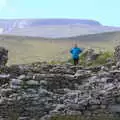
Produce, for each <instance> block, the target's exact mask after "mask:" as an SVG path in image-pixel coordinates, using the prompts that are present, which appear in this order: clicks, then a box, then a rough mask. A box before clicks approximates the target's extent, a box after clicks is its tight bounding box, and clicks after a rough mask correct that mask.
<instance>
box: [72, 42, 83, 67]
mask: <svg viewBox="0 0 120 120" xmlns="http://www.w3.org/2000/svg"><path fill="white" fill-rule="evenodd" d="M82 51H83V50H82V49H81V48H79V47H78V46H77V44H75V45H74V47H73V48H72V49H71V50H70V53H71V54H72V59H73V61H74V65H77V64H78V63H79V55H80V53H81V52H82Z"/></svg>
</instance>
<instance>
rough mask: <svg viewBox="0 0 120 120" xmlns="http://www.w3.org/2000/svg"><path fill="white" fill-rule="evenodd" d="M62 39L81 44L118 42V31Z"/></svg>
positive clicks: (119, 38) (119, 39)
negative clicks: (81, 42) (80, 42)
mask: <svg viewBox="0 0 120 120" xmlns="http://www.w3.org/2000/svg"><path fill="white" fill-rule="evenodd" d="M64 39H66V40H77V41H83V42H87V41H88V42H105V41H108V42H109V41H120V31H117V32H105V33H99V34H92V35H83V36H76V37H69V38H64ZM61 40H62V39H61Z"/></svg>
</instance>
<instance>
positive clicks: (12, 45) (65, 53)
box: [0, 36, 114, 65]
mask: <svg viewBox="0 0 120 120" xmlns="http://www.w3.org/2000/svg"><path fill="white" fill-rule="evenodd" d="M74 43H77V44H78V46H79V47H84V48H89V47H92V48H94V49H96V50H99V49H107V50H109V51H113V48H114V44H113V42H111V41H110V42H108V41H107V42H98V41H97V42H95V41H93V42H92V41H90V42H80V41H74V40H52V39H51V40H48V39H43V38H29V37H17V36H11V37H8V36H0V46H4V47H5V48H7V49H8V50H9V61H8V65H11V64H26V63H31V62H39V61H47V62H50V63H52V64H54V62H53V61H67V60H68V59H70V58H71V55H70V53H69V50H70V49H71V47H73V45H74Z"/></svg>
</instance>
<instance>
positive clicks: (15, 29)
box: [0, 19, 120, 38]
mask: <svg viewBox="0 0 120 120" xmlns="http://www.w3.org/2000/svg"><path fill="white" fill-rule="evenodd" d="M119 30H120V28H117V27H108V26H103V25H102V24H101V23H99V22H98V21H95V20H85V19H0V33H1V34H9V35H18V36H34V37H47V38H49V37H50V38H51V37H52V38H58V37H72V36H78V35H86V34H95V33H101V32H109V31H119Z"/></svg>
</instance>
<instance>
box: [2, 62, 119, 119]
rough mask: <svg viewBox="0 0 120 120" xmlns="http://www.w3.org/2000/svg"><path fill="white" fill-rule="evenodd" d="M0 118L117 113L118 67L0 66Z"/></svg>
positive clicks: (45, 64) (48, 117) (67, 65)
mask: <svg viewBox="0 0 120 120" xmlns="http://www.w3.org/2000/svg"><path fill="white" fill-rule="evenodd" d="M0 71H1V73H0V119H1V120H49V119H50V117H51V116H54V115H56V114H57V115H81V116H86V117H88V118H90V117H93V116H96V117H99V116H100V115H101V114H105V115H107V116H116V113H119V112H120V107H119V106H120V67H119V66H117V65H116V64H110V66H109V65H108V64H106V65H104V66H97V67H82V66H73V65H71V64H64V65H49V64H47V63H41V62H39V63H33V64H27V65H12V66H4V67H0Z"/></svg>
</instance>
